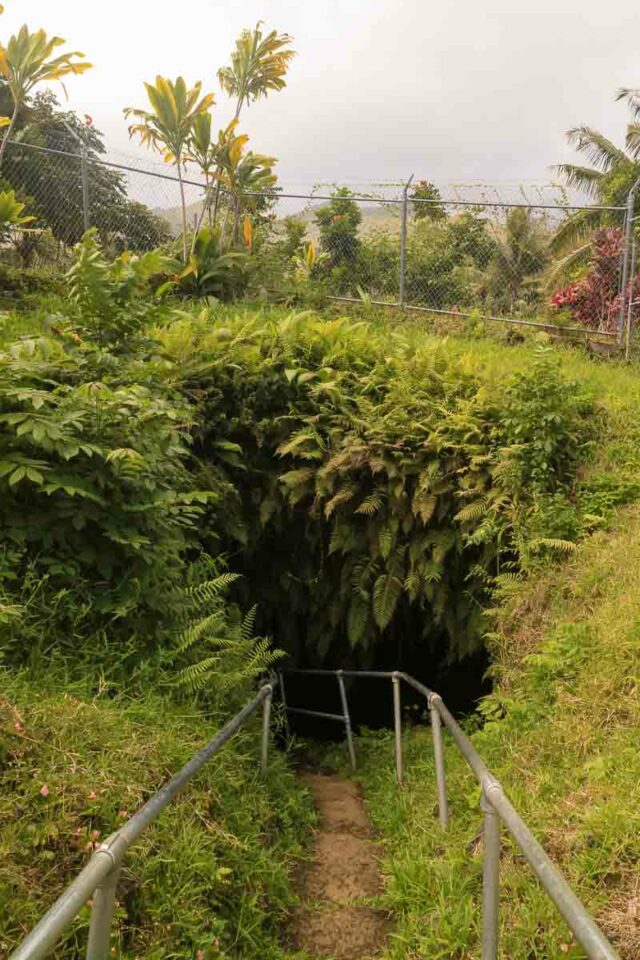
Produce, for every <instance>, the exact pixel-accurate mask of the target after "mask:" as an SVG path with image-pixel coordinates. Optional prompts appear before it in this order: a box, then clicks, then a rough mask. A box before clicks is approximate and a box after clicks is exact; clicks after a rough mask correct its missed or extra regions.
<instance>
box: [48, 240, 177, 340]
mask: <svg viewBox="0 0 640 960" xmlns="http://www.w3.org/2000/svg"><path fill="white" fill-rule="evenodd" d="M167 267H168V259H167V257H166V256H165V255H164V254H163V253H162V252H161V251H159V250H151V251H149V252H148V253H144V254H142V255H137V254H132V253H128V252H125V253H122V254H120V256H119V257H117V258H116V259H115V260H113V261H108V260H107V258H106V257H105V254H104V252H103V249H102V245H101V243H100V240H99V238H98V232H97V230H96V229H95V228H93V229H91V230H88V231H87V232H86V233H85V234H84V236H83V238H82V240H81V241H80V243H79V244H78V245H77V246H76V248H75V250H74V262H73V265H72V266H71V268H70V270H69V272H68V273H67V276H66V279H67V283H68V287H69V296H70V299H71V302H72V303H74V304H75V305H76V307H77V308H78V312H79V316H80V318H81V324H82V329H83V331H84V332H85V334H87V335H88V336H91V337H92V338H94V339H96V340H97V341H98V342H100V343H102V344H117V343H119V342H121V341H123V340H126V339H127V338H128V337H130V336H132V335H134V334H137V333H139V332H140V330H141V329H142V326H143V325H144V323H145V321H146V320H147V319H148V305H147V303H146V302H145V300H144V299H143V297H144V296H147V297H148V296H149V295H150V285H149V281H150V280H151V278H152V277H154V276H156V275H157V274H159V273H161V272H162V271H163V270H165V269H166V268H167Z"/></svg>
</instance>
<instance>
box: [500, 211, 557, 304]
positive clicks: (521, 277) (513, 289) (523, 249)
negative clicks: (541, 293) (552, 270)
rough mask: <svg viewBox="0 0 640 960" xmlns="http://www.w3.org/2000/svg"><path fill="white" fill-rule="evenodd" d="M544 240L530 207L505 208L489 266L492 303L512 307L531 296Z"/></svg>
mask: <svg viewBox="0 0 640 960" xmlns="http://www.w3.org/2000/svg"><path fill="white" fill-rule="evenodd" d="M548 239H549V238H548V235H547V232H546V230H545V229H544V227H543V225H542V224H541V223H540V220H539V219H538V218H536V216H535V214H533V213H532V211H531V210H528V209H526V208H525V207H515V208H514V209H512V210H510V211H509V213H508V214H507V219H506V223H505V228H504V234H503V235H502V236H500V238H499V239H498V241H497V244H496V247H495V252H494V255H493V260H492V262H491V264H490V265H489V281H488V289H489V294H490V296H491V298H492V300H493V302H494V303H498V304H499V305H500V306H501V307H503V308H505V309H508V310H515V309H516V307H517V304H518V302H519V301H526V300H527V299H535V296H536V294H537V291H536V287H535V284H536V281H537V280H539V274H540V273H541V271H542V270H543V268H544V266H545V264H546V261H547V249H548Z"/></svg>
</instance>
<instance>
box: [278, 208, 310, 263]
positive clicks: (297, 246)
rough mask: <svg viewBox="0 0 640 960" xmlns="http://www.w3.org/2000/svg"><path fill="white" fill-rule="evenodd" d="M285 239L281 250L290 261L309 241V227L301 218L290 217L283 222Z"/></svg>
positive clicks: (282, 241)
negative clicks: (306, 241) (307, 240)
mask: <svg viewBox="0 0 640 960" xmlns="http://www.w3.org/2000/svg"><path fill="white" fill-rule="evenodd" d="M282 228H283V230H284V237H283V238H282V240H281V241H280V249H281V251H282V255H283V257H284V258H285V259H286V260H290V259H291V257H293V256H295V255H296V254H297V253H299V252H300V250H301V248H302V247H303V246H304V243H305V240H306V239H307V225H306V223H305V222H304V220H301V219H300V217H295V216H289V217H285V218H284V220H283V221H282Z"/></svg>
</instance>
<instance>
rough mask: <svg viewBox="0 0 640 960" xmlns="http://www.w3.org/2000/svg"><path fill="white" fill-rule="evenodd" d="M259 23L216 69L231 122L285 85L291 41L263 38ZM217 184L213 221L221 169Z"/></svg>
mask: <svg viewBox="0 0 640 960" xmlns="http://www.w3.org/2000/svg"><path fill="white" fill-rule="evenodd" d="M261 28H262V21H261V20H259V21H258V23H257V24H256V26H255V28H254V29H253V30H243V31H242V33H241V34H240V36H239V37H238V39H237V40H236V45H235V49H234V51H233V53H232V54H231V63H230V65H229V66H227V67H221V68H220V69H219V70H218V80H219V82H220V86H221V87H222V89H223V91H224V92H225V93H226V94H227V96H229V97H235V98H236V109H235V114H234V119H235V120H238V119H239V117H240V113H241V111H242V107H243V106H244V104H245V103H246V104H247V106H248V105H249V104H250V103H253V102H254V101H255V100H259V99H260V98H261V97H267V96H268V95H269V93H270V92H271V91H273V90H276V91H277V90H282V89H284V87H286V85H287V83H286V80H285V76H286V73H287V70H288V68H289V64H290V62H291V61H292V60H293V58H294V57H295V55H296V54H295V50H292V49H291V48H290V47H289V43H290V42H291V40H292V39H293V38H292V37H290V36H289V34H288V33H281V34H278V32H277V30H272V31H271V33H268V34H267V35H266V36H264V35H263V32H262V29H261ZM217 173H218V181H217V183H216V194H215V199H214V205H213V209H214V214H213V219H214V222H215V219H216V214H217V210H218V205H219V203H220V189H221V179H220V174H221V168H218V170H217Z"/></svg>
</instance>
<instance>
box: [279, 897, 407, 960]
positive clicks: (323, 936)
mask: <svg viewBox="0 0 640 960" xmlns="http://www.w3.org/2000/svg"><path fill="white" fill-rule="evenodd" d="M294 923H295V925H294V937H295V942H296V948H297V949H298V950H305V951H306V952H307V953H308V954H309V956H312V957H322V958H327V960H329V958H330V960H375V958H376V957H379V956H381V955H382V953H383V951H384V945H385V943H386V939H387V932H388V928H389V921H388V919H387V917H386V914H384V913H381V912H380V911H378V910H371V909H370V908H369V907H348V906H342V907H330V908H328V909H324V910H323V909H318V908H317V907H316V908H313V907H302V908H301V909H300V910H299V911H298V914H297V916H296V918H295V922H294Z"/></svg>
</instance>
